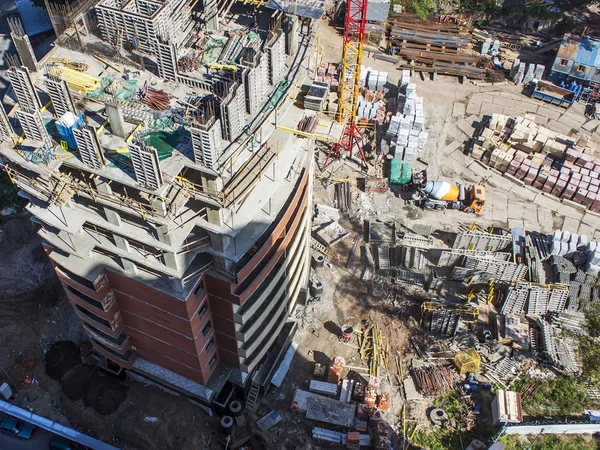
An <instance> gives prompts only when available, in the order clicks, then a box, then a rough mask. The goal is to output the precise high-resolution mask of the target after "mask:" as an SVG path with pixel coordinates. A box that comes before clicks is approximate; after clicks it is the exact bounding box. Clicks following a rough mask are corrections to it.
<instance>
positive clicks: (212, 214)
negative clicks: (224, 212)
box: [206, 206, 223, 226]
mask: <svg viewBox="0 0 600 450" xmlns="http://www.w3.org/2000/svg"><path fill="white" fill-rule="evenodd" d="M206 220H208V223H212V224H213V225H218V226H221V225H222V224H223V223H222V221H221V212H220V209H218V208H212V207H210V206H207V207H206Z"/></svg>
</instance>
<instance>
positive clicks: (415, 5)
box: [408, 0, 436, 20]
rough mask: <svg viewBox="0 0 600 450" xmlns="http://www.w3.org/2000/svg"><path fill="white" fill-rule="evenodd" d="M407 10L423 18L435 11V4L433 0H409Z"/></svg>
mask: <svg viewBox="0 0 600 450" xmlns="http://www.w3.org/2000/svg"><path fill="white" fill-rule="evenodd" d="M408 10H409V11H412V12H414V13H415V14H416V15H417V16H419V19H421V20H425V19H427V18H428V17H429V16H430V15H431V14H433V13H434V12H436V6H435V4H434V2H433V0H411V1H410V4H409V5H408Z"/></svg>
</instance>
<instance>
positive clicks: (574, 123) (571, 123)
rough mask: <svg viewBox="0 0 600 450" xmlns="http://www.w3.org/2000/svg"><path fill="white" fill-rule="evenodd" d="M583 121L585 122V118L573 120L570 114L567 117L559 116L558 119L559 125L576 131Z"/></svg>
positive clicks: (564, 115)
mask: <svg viewBox="0 0 600 450" xmlns="http://www.w3.org/2000/svg"><path fill="white" fill-rule="evenodd" d="M585 120H586V119H585V117H583V118H575V117H573V116H572V115H570V114H569V115H567V114H563V115H562V116H560V119H559V121H560V123H562V124H563V125H566V126H568V127H570V128H571V129H573V130H578V129H579V128H581V126H582V125H583V124H584V122H585Z"/></svg>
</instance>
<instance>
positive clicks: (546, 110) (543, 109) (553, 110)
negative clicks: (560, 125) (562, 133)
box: [537, 105, 562, 120]
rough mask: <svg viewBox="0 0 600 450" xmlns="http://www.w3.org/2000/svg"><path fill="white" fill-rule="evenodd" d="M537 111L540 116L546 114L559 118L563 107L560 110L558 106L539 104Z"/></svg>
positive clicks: (546, 115) (552, 117) (549, 117)
mask: <svg viewBox="0 0 600 450" xmlns="http://www.w3.org/2000/svg"><path fill="white" fill-rule="evenodd" d="M537 113H538V115H539V116H544V117H547V118H548V119H554V120H558V119H559V118H560V116H561V114H562V108H561V109H560V110H559V109H557V107H552V106H545V105H544V106H542V105H539V106H538V110H537Z"/></svg>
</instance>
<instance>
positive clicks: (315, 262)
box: [310, 253, 325, 269]
mask: <svg viewBox="0 0 600 450" xmlns="http://www.w3.org/2000/svg"><path fill="white" fill-rule="evenodd" d="M324 265H325V256H324V255H322V254H320V253H317V254H315V255H313V256H312V260H311V263H310V266H311V267H312V268H313V269H320V268H321V267H323V266H324Z"/></svg>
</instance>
